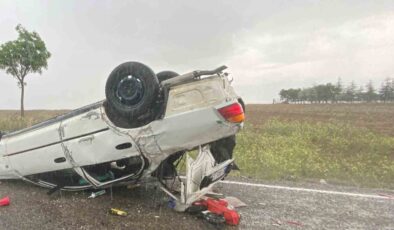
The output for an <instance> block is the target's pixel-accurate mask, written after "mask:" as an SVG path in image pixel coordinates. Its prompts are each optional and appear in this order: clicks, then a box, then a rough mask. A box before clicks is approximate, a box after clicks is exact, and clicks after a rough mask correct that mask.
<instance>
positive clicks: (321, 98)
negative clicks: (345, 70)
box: [279, 78, 394, 103]
mask: <svg viewBox="0 0 394 230" xmlns="http://www.w3.org/2000/svg"><path fill="white" fill-rule="evenodd" d="M279 95H280V100H281V101H282V102H285V103H353V102H384V103H388V102H394V78H387V79H385V80H384V81H383V82H382V84H381V86H380V88H379V89H376V88H375V87H374V85H373V83H372V81H369V82H368V83H367V84H366V85H365V86H362V85H361V86H357V85H356V83H355V82H354V81H353V82H351V83H350V84H349V85H348V86H346V87H345V86H343V84H342V83H341V80H340V79H339V80H338V82H337V83H336V84H332V83H327V84H320V85H315V86H312V87H308V88H303V89H301V88H296V89H293V88H290V89H282V90H281V91H280V92H279Z"/></svg>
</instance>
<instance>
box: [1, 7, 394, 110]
mask: <svg viewBox="0 0 394 230" xmlns="http://www.w3.org/2000/svg"><path fill="white" fill-rule="evenodd" d="M18 23H21V24H22V25H23V26H24V27H26V28H27V29H28V30H34V31H36V32H38V33H39V34H40V35H41V37H42V38H43V40H44V41H45V42H46V44H47V48H48V50H49V51H50V52H51V53H52V57H51V58H50V60H49V66H48V70H46V71H44V72H43V74H42V75H38V74H32V75H30V76H28V77H27V92H26V102H25V104H26V108H27V109H40V108H44V109H64V108H66V109H72V108H76V107H79V106H83V105H86V104H90V103H92V102H95V101H97V100H99V99H103V98H104V86H105V81H106V78H107V76H108V74H109V73H110V71H111V70H112V69H113V68H114V67H115V66H117V65H118V64H120V63H122V62H125V61H133V60H134V61H140V62H143V63H145V64H147V65H148V66H150V67H151V68H152V69H153V70H154V71H155V72H159V71H161V70H174V71H176V72H179V73H185V72H187V71H191V70H195V69H212V68H215V67H217V66H219V65H222V64H226V65H227V66H229V70H228V71H229V72H230V74H231V76H232V77H233V78H234V82H233V84H234V86H235V88H236V90H237V92H238V93H239V94H240V95H241V96H243V98H244V99H245V101H246V102H249V103H252V102H253V103H256V102H261V103H262V102H272V99H273V98H277V97H278V92H279V90H280V89H282V88H289V87H307V86H311V85H313V84H318V83H327V82H336V81H337V79H338V78H339V77H340V78H341V79H342V81H343V82H344V83H349V82H350V81H352V80H354V81H356V82H357V83H362V84H365V83H367V82H368V80H369V79H371V80H373V81H374V83H375V84H376V86H379V84H380V82H381V81H382V80H383V79H384V78H387V77H394V63H393V61H394V1H361V0H355V1H316V0H315V1H279V0H275V1H262V0H258V1H241V0H238V1H228V0H226V1H214V0H207V1H202V0H199V1H185V0H179V1H151V0H150V1H80V0H76V1H15V0H12V1H7V0H1V1H0V43H4V42H6V41H9V40H13V39H16V37H17V33H16V31H15V26H16V25H17V24H18ZM18 108H19V89H18V88H17V84H16V81H15V79H13V78H12V77H11V76H9V75H6V74H5V72H4V71H1V70H0V109H18Z"/></svg>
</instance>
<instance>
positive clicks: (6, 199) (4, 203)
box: [0, 196, 10, 206]
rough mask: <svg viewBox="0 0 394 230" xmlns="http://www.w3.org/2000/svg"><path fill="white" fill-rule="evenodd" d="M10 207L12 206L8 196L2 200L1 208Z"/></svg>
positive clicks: (0, 201)
mask: <svg viewBox="0 0 394 230" xmlns="http://www.w3.org/2000/svg"><path fill="white" fill-rule="evenodd" d="M8 205H10V198H9V197H8V196H6V197H4V198H3V199H1V200H0V206H8Z"/></svg>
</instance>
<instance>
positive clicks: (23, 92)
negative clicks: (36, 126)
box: [21, 81, 25, 117]
mask: <svg viewBox="0 0 394 230" xmlns="http://www.w3.org/2000/svg"><path fill="white" fill-rule="evenodd" d="M24 98H25V83H24V82H23V81H22V82H21V117H24V116H25V106H24Z"/></svg>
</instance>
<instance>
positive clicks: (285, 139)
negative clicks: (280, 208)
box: [235, 104, 394, 188]
mask: <svg viewBox="0 0 394 230" xmlns="http://www.w3.org/2000/svg"><path fill="white" fill-rule="evenodd" d="M235 158H236V159H237V162H238V164H239V166H240V168H241V169H243V170H242V171H241V173H238V175H239V174H240V175H245V176H251V177H258V178H262V179H266V180H310V181H319V180H320V179H324V180H326V181H327V182H329V183H343V184H350V185H354V186H362V187H364V186H365V187H384V188H394V105H393V104H387V105H384V104H352V105H349V104H347V105H343V104H340V105H285V104H278V105H249V106H248V107H247V122H246V125H245V129H244V131H243V132H242V133H241V134H240V135H239V136H238V145H237V147H236V152H235Z"/></svg>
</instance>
